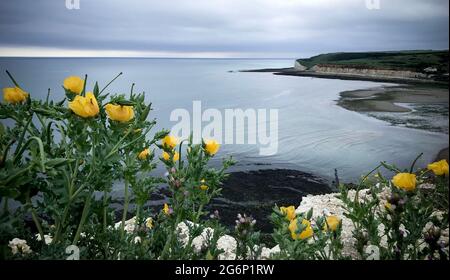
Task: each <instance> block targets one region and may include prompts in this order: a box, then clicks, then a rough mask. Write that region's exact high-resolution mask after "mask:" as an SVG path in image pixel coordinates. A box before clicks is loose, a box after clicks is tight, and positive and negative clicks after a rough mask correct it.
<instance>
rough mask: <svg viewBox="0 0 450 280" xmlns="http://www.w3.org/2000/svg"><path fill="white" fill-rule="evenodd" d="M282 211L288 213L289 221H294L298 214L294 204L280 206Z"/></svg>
mask: <svg viewBox="0 0 450 280" xmlns="http://www.w3.org/2000/svg"><path fill="white" fill-rule="evenodd" d="M280 211H281V213H283V214H284V215H286V219H287V220H288V221H292V220H293V219H295V216H296V214H295V207H294V206H289V207H280Z"/></svg>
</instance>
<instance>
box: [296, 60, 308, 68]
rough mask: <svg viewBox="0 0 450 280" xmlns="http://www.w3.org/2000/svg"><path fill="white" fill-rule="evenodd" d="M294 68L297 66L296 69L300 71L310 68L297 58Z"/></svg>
mask: <svg viewBox="0 0 450 280" xmlns="http://www.w3.org/2000/svg"><path fill="white" fill-rule="evenodd" d="M294 68H295V69H296V70H298V71H306V70H308V67H306V66H304V65H302V64H301V63H300V62H298V61H297V60H296V61H295V64H294Z"/></svg>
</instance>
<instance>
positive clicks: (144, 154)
mask: <svg viewBox="0 0 450 280" xmlns="http://www.w3.org/2000/svg"><path fill="white" fill-rule="evenodd" d="M149 154H150V150H149V149H148V148H147V149H144V150H143V151H142V152H140V153H139V155H138V158H139V159H140V160H144V159H146V158H147V157H148V155H149Z"/></svg>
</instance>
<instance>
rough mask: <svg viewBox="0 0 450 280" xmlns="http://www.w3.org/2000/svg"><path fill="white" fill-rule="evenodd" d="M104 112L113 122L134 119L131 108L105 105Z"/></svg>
mask: <svg viewBox="0 0 450 280" xmlns="http://www.w3.org/2000/svg"><path fill="white" fill-rule="evenodd" d="M105 111H106V113H107V114H108V117H109V118H110V119H111V120H113V121H118V122H128V121H130V120H132V119H133V118H134V110H133V106H124V105H114V104H111V103H109V104H106V106H105Z"/></svg>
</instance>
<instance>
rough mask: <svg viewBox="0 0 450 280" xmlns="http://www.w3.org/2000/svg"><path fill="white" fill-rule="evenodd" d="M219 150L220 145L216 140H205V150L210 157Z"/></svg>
mask: <svg viewBox="0 0 450 280" xmlns="http://www.w3.org/2000/svg"><path fill="white" fill-rule="evenodd" d="M219 148H220V144H219V143H217V141H216V140H205V150H206V152H207V153H208V154H209V155H210V156H213V155H215V154H216V153H217V152H218V151H219Z"/></svg>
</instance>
